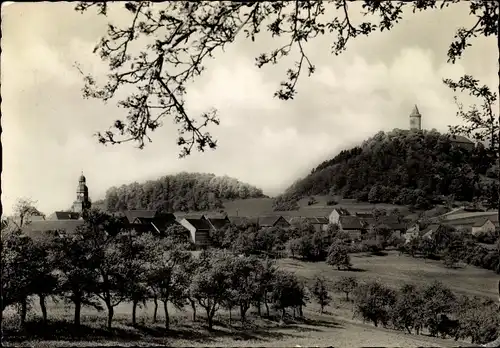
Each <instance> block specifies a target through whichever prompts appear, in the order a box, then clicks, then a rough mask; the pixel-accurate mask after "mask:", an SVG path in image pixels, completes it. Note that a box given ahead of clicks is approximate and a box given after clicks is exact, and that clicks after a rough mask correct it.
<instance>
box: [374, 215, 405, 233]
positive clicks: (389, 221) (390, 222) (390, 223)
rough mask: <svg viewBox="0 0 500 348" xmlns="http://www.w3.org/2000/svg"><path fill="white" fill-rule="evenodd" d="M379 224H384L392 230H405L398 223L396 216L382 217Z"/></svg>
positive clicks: (402, 225)
mask: <svg viewBox="0 0 500 348" xmlns="http://www.w3.org/2000/svg"><path fill="white" fill-rule="evenodd" d="M379 224H384V225H386V226H387V227H389V228H390V229H392V230H403V229H405V225H404V224H403V223H401V222H399V220H398V218H397V217H396V216H392V215H389V216H382V217H380V220H379Z"/></svg>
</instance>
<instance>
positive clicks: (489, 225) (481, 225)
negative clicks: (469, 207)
mask: <svg viewBox="0 0 500 348" xmlns="http://www.w3.org/2000/svg"><path fill="white" fill-rule="evenodd" d="M490 232H495V224H494V223H493V222H492V221H491V220H490V219H489V218H483V219H480V220H478V221H476V222H475V223H474V225H472V234H473V235H474V236H476V235H478V234H480V233H490Z"/></svg>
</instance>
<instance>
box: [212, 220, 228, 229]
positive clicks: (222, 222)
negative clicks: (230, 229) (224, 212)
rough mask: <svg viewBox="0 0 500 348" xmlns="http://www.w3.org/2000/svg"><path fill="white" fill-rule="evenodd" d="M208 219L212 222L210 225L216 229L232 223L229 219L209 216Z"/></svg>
mask: <svg viewBox="0 0 500 348" xmlns="http://www.w3.org/2000/svg"><path fill="white" fill-rule="evenodd" d="M207 220H208V222H209V223H210V225H212V227H213V228H214V229H216V230H218V229H221V228H223V227H224V226H226V225H228V224H229V223H230V222H229V220H228V219H215V218H212V219H211V218H209V219H207Z"/></svg>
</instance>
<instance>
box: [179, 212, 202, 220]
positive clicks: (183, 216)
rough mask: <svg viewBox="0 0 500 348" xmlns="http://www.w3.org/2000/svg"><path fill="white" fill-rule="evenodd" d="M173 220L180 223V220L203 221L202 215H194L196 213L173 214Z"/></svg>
mask: <svg viewBox="0 0 500 348" xmlns="http://www.w3.org/2000/svg"><path fill="white" fill-rule="evenodd" d="M174 215H175V218H176V219H177V220H178V221H180V220H182V219H204V218H205V215H204V214H196V213H175V214H174Z"/></svg>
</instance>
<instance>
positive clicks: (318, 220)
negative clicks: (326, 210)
mask: <svg viewBox="0 0 500 348" xmlns="http://www.w3.org/2000/svg"><path fill="white" fill-rule="evenodd" d="M285 218H286V217H285ZM287 221H288V222H289V223H294V222H298V221H304V222H308V223H310V224H313V225H327V224H328V223H329V221H328V219H327V218H326V217H323V216H314V217H310V216H292V217H289V219H287Z"/></svg>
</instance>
